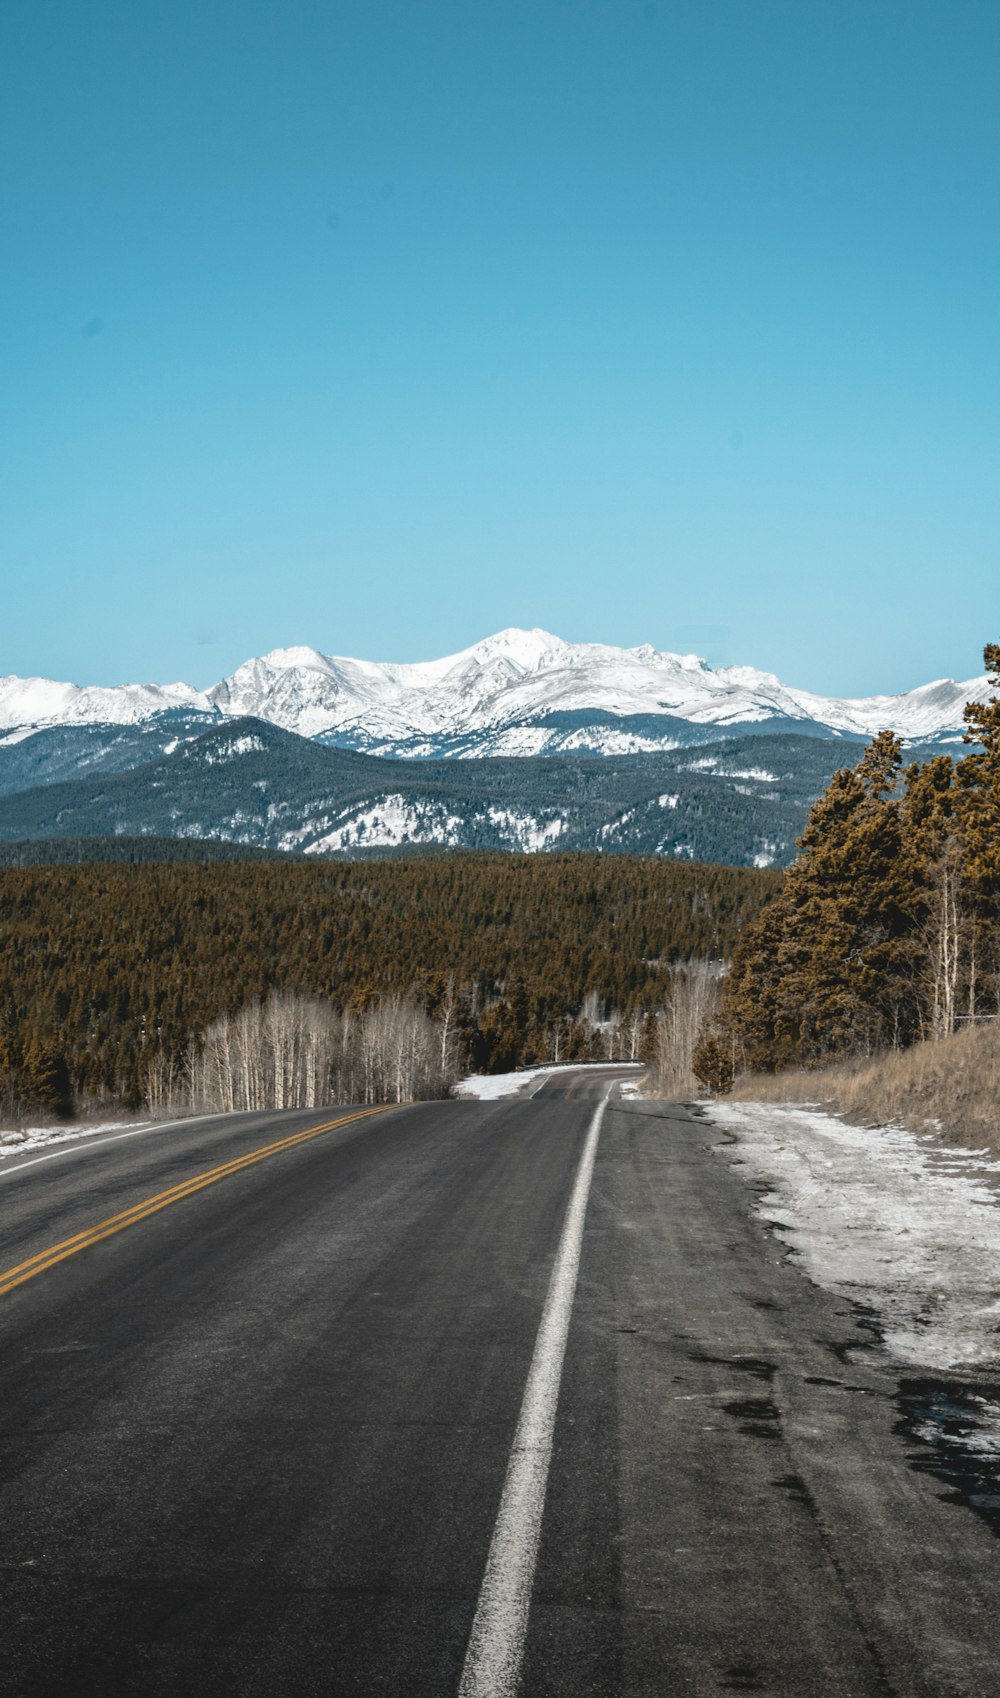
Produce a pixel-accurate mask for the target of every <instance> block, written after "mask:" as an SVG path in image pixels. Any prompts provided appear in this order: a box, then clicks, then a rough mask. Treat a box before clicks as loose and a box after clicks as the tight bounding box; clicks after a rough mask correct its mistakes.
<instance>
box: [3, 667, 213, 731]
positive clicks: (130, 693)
mask: <svg viewBox="0 0 1000 1698" xmlns="http://www.w3.org/2000/svg"><path fill="white" fill-rule="evenodd" d="M177 708H184V709H187V710H188V711H191V712H195V713H211V712H212V711H213V709H212V704H211V702H210V701H209V699H208V697H207V696H206V695H204V694H203V693H202V691H200V690H195V689H193V688H192V687H191V685H190V684H118V685H114V686H111V687H109V688H102V687H101V686H99V685H96V684H92V685H87V686H84V687H81V686H80V685H79V684H60V683H56V682H55V681H54V680H53V679H51V678H15V677H11V678H0V731H5V730H15V729H20V728H21V727H24V726H43V725H93V724H104V725H135V724H137V723H138V722H139V721H140V720H143V719H151V718H152V716H153V715H154V714H157V713H169V712H171V711H174V710H175V709H177Z"/></svg>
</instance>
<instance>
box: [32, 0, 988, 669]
mask: <svg viewBox="0 0 1000 1698" xmlns="http://www.w3.org/2000/svg"><path fill="white" fill-rule="evenodd" d="M4 17H5V23H4V30H3V34H4V39H3V41H2V43H0V215H2V229H3V234H4V247H5V261H4V264H3V266H2V268H0V295H2V312H0V344H2V370H3V373H4V378H3V383H2V398H0V408H2V432H3V441H2V444H0V447H2V453H0V503H2V510H3V514H4V520H3V525H2V531H0V573H2V588H3V601H2V613H0V673H9V672H17V673H21V674H29V673H43V674H46V675H49V676H59V677H72V678H74V679H77V680H78V681H80V682H103V683H111V682H120V681H123V680H125V679H133V678H156V679H160V680H166V679H170V678H175V677H184V678H186V679H188V680H189V681H190V682H192V683H195V684H199V685H204V684H207V683H209V682H211V681H213V680H214V679H216V678H217V677H219V676H221V675H222V674H223V673H225V672H227V671H229V670H231V669H232V668H233V667H234V666H235V665H236V664H238V663H239V662H240V661H241V660H243V659H245V658H247V657H248V656H249V655H251V654H255V653H260V652H262V651H263V650H265V649H267V648H271V647H275V646H277V645H279V644H291V643H308V644H312V645H314V646H316V647H318V648H321V649H324V650H326V651H328V652H339V653H347V654H357V655H362V656H367V657H370V658H378V659H417V658H428V657H430V656H432V655H437V654H442V653H445V652H448V651H449V650H451V649H455V648H459V647H463V646H465V645H467V644H468V643H471V642H473V641H475V640H476V639H477V638H478V637H480V636H484V635H486V634H487V633H489V632H490V631H492V630H495V629H498V628H499V627H501V626H504V625H512V624H519V625H543V626H545V627H547V628H548V629H550V630H552V631H555V632H557V633H558V634H559V635H561V636H564V637H566V638H569V639H572V640H581V641H582V640H600V641H608V642H614V643H623V644H636V643H641V642H651V643H653V644H655V645H656V646H657V647H660V648H670V649H681V650H690V649H695V650H697V651H698V652H700V653H703V654H705V655H706V656H707V657H708V658H709V659H710V660H712V661H713V662H719V663H721V662H730V661H745V662H748V663H752V664H754V665H758V666H763V667H766V668H769V669H771V670H773V671H776V672H778V673H779V674H780V675H781V676H782V677H784V678H785V679H786V681H788V682H791V683H795V684H800V685H809V686H811V687H813V688H817V689H821V690H825V691H829V692H833V693H838V694H851V693H861V692H868V691H874V690H877V689H903V688H906V687H908V686H910V685H912V684H915V683H918V682H921V681H924V680H926V679H927V678H930V677H936V676H942V675H946V674H951V675H954V676H958V677H967V676H969V675H970V674H971V673H974V672H976V671H978V670H979V663H980V651H981V648H982V644H983V642H984V641H986V640H988V639H993V640H996V639H998V638H1000V498H998V490H1000V478H998V471H1000V467H998V441H1000V433H998V424H1000V418H998V414H1000V381H998V380H1000V371H998V366H1000V352H998V331H997V309H998V278H1000V222H998V218H997V183H998V181H1000V102H998V101H997V98H996V86H997V71H998V61H1000V52H998V50H1000V8H998V7H997V6H996V4H995V3H994V0H983V3H980V0H949V3H948V4H947V5H945V4H944V3H943V0H939V3H935V4H933V5H931V4H926V3H922V0H905V3H896V0H876V3H875V4H873V3H872V0H836V3H834V0H822V3H814V0H690V3H688V0H683V3H677V0H657V3H655V4H652V3H650V4H644V3H642V0H639V3H637V4H633V3H632V0H607V3H604V0H565V3H563V0H530V3H528V0H502V3H497V0H476V3H470V0H462V3H460V4H459V3H453V0H425V3H421V0H405V3H396V0H337V3H336V4H334V5H331V4H329V0H323V3H321V4H320V3H317V4H310V3H305V0H283V3H282V4H281V5H280V6H279V5H277V4H266V5H265V4H262V3H260V0H240V3H239V4H235V3H233V0H215V3H214V4H212V5H210V6H207V7H206V6H203V5H201V4H199V5H197V6H196V5H194V4H192V3H190V0H171V4H170V5H169V6H167V5H161V4H159V3H158V0H148V3H146V4H144V5H142V6H135V5H134V4H126V3H125V0H118V3H117V4H108V3H103V0H90V3H88V0H73V3H72V4H71V3H69V0H62V3H59V4H55V3H52V0H8V3H7V5H6V7H5V9H4Z"/></svg>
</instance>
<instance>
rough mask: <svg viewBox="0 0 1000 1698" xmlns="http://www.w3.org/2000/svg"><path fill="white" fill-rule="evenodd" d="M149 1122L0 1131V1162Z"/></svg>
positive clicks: (23, 1128)
mask: <svg viewBox="0 0 1000 1698" xmlns="http://www.w3.org/2000/svg"><path fill="white" fill-rule="evenodd" d="M152 1124H153V1123H152V1121H149V1120H108V1121H105V1122H103V1124H102V1125H100V1126H21V1127H18V1129H17V1131H16V1132H15V1131H10V1130H8V1131H6V1132H4V1131H0V1161H2V1160H3V1159H4V1157H5V1156H23V1155H24V1154H25V1153H26V1152H27V1151H28V1150H40V1149H42V1148H43V1147H45V1146H47V1145H49V1144H65V1143H67V1142H68V1141H69V1140H70V1139H71V1138H95V1137H96V1136H97V1134H98V1133H99V1132H130V1131H133V1130H134V1129H137V1128H138V1127H140V1126H151V1125H152Z"/></svg>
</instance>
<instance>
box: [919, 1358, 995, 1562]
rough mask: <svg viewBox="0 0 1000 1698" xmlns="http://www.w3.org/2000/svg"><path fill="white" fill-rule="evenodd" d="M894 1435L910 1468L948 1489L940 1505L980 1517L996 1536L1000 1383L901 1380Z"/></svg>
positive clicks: (943, 1493) (942, 1495) (942, 1494)
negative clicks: (906, 1447)
mask: <svg viewBox="0 0 1000 1698" xmlns="http://www.w3.org/2000/svg"><path fill="white" fill-rule="evenodd" d="M896 1404H897V1407H898V1409H899V1420H898V1421H897V1423H896V1426H895V1429H894V1430H895V1432H896V1433H898V1434H899V1435H900V1437H901V1438H903V1439H905V1440H906V1441H907V1443H908V1444H911V1445H915V1446H916V1447H917V1448H916V1449H913V1450H911V1451H910V1454H909V1457H908V1461H909V1465H910V1467H911V1468H912V1469H913V1470H914V1472H915V1473H918V1474H931V1475H933V1477H934V1478H935V1479H937V1480H939V1481H941V1483H942V1484H943V1485H944V1486H945V1487H946V1488H947V1490H946V1491H944V1492H942V1493H941V1494H940V1496H941V1500H942V1502H944V1503H952V1504H959V1505H962V1506H963V1507H965V1508H968V1509H971V1510H973V1511H974V1512H975V1514H976V1515H978V1516H980V1517H981V1518H982V1519H983V1521H985V1523H986V1525H987V1526H988V1527H989V1529H990V1532H991V1533H993V1534H994V1535H995V1536H996V1537H998V1538H1000V1385H997V1384H994V1383H988V1382H987V1383H985V1384H984V1383H957V1382H954V1381H951V1380H935V1379H919V1380H917V1379H914V1380H901V1381H900V1385H899V1391H898V1394H897V1397H896Z"/></svg>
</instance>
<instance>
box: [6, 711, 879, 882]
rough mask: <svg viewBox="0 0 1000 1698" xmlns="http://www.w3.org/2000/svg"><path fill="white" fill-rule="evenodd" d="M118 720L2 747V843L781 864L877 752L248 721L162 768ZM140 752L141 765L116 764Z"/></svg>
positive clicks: (852, 746)
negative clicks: (465, 738) (368, 732)
mask: <svg viewBox="0 0 1000 1698" xmlns="http://www.w3.org/2000/svg"><path fill="white" fill-rule="evenodd" d="M171 728H172V729H173V730H176V726H174V725H173V722H172V726H171ZM103 730H104V732H106V733H107V738H108V739H109V741H108V744H107V747H106V748H105V747H104V745H103V744H102V743H101V733H102V728H101V727H95V726H88V727H82V728H81V727H77V728H72V727H71V728H65V727H61V728H54V729H49V730H46V731H40V732H38V733H37V734H36V735H34V736H32V737H30V738H27V739H25V740H23V741H21V742H17V743H14V744H12V745H10V746H8V745H7V744H0V843H3V842H6V843H14V842H17V841H20V840H24V839H32V840H35V841H46V840H53V839H61V838H66V837H71V838H82V837H94V836H108V835H114V836H127V837H135V836H143V837H145V836H151V837H175V838H185V839H194V840H197V841H202V842H204V841H211V842H230V843H237V844H240V845H246V846H248V847H249V846H254V847H257V848H267V849H274V850H283V851H293V852H296V851H297V852H302V851H306V852H308V853H310V854H313V855H319V856H351V857H354V856H359V855H364V854H371V853H384V852H385V851H386V850H387V849H397V850H400V849H401V850H411V849H413V848H415V847H420V846H430V845H437V846H439V847H441V848H447V849H466V850H467V849H483V850H500V849H502V850H513V851H517V850H532V851H539V850H545V851H551V850H554V849H555V850H567V849H572V850H582V851H585V850H600V851H601V852H602V853H603V854H615V853H617V854H640V855H650V854H657V855H664V856H670V857H674V858H677V859H680V858H687V859H690V860H696V861H723V862H729V863H731V864H733V865H737V866H770V865H774V866H781V865H784V864H786V863H787V862H789V861H790V860H791V859H792V856H793V854H794V849H795V842H796V839H797V838H798V837H799V836H800V834H801V832H802V829H803V826H804V825H805V821H806V817H807V814H808V810H809V806H810V804H811V803H812V802H813V801H814V800H815V798H816V797H817V796H818V795H819V794H820V792H821V791H822V790H823V788H824V786H825V785H826V784H827V783H828V781H829V779H830V776H831V774H832V773H833V772H834V771H836V769H837V768H838V767H841V766H846V765H853V764H854V763H855V762H856V761H857V760H858V759H860V756H861V754H862V745H861V743H860V742H850V741H848V740H846V739H845V740H841V739H838V738H835V737H832V736H831V737H826V738H822V737H810V736H802V735H798V734H791V733H785V732H774V733H773V734H772V735H769V736H764V735H760V734H757V735H749V734H748V735H746V736H730V737H728V738H726V739H724V740H723V741H720V742H715V743H702V744H701V745H699V746H696V747H688V746H685V747H682V748H677V749H673V750H660V751H659V752H657V753H655V754H649V753H646V754H635V753H632V754H606V755H603V756H600V757H596V756H584V755H576V754H574V755H569V754H562V755H559V756H546V757H544V758H532V757H527V756H525V757H521V758H518V759H476V760H390V759H385V758H381V757H376V756H370V755H361V754H356V753H352V752H349V751H347V750H344V749H334V748H326V747H324V746H322V745H320V744H317V743H315V742H312V741H310V740H309V739H307V738H303V737H298V736H295V735H294V734H293V733H291V732H289V731H283V730H281V729H280V728H279V727H277V726H274V725H269V724H266V723H264V722H263V721H262V720H252V719H244V720H227V721H226V722H225V723H224V724H222V725H218V726H214V727H213V728H212V729H210V730H209V731H208V732H205V733H203V734H201V735H193V734H190V735H189V734H188V733H185V735H184V737H177V736H174V737H173V738H172V740H171V742H170V744H169V745H168V746H167V747H166V748H165V749H164V751H163V752H162V754H160V755H159V756H158V757H157V758H156V759H155V760H149V759H148V758H146V757H147V755H148V749H149V738H148V735H147V736H145V737H142V738H138V737H137V736H132V737H128V736H125V735H124V733H123V732H122V730H121V728H120V727H110V728H109V727H105V728H103ZM188 730H189V731H190V728H188ZM84 732H86V738H85V739H84V740H83V741H82V742H81V738H82V737H83V733H84ZM128 761H132V762H133V763H134V762H138V763H139V764H133V765H132V766H131V767H130V768H128V770H125V769H124V767H122V768H119V769H117V770H116V769H115V766H114V765H111V766H108V765H107V764H105V763H106V762H113V763H127V762H128ZM67 773H74V774H75V776H73V777H67V776H66V775H67Z"/></svg>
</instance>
